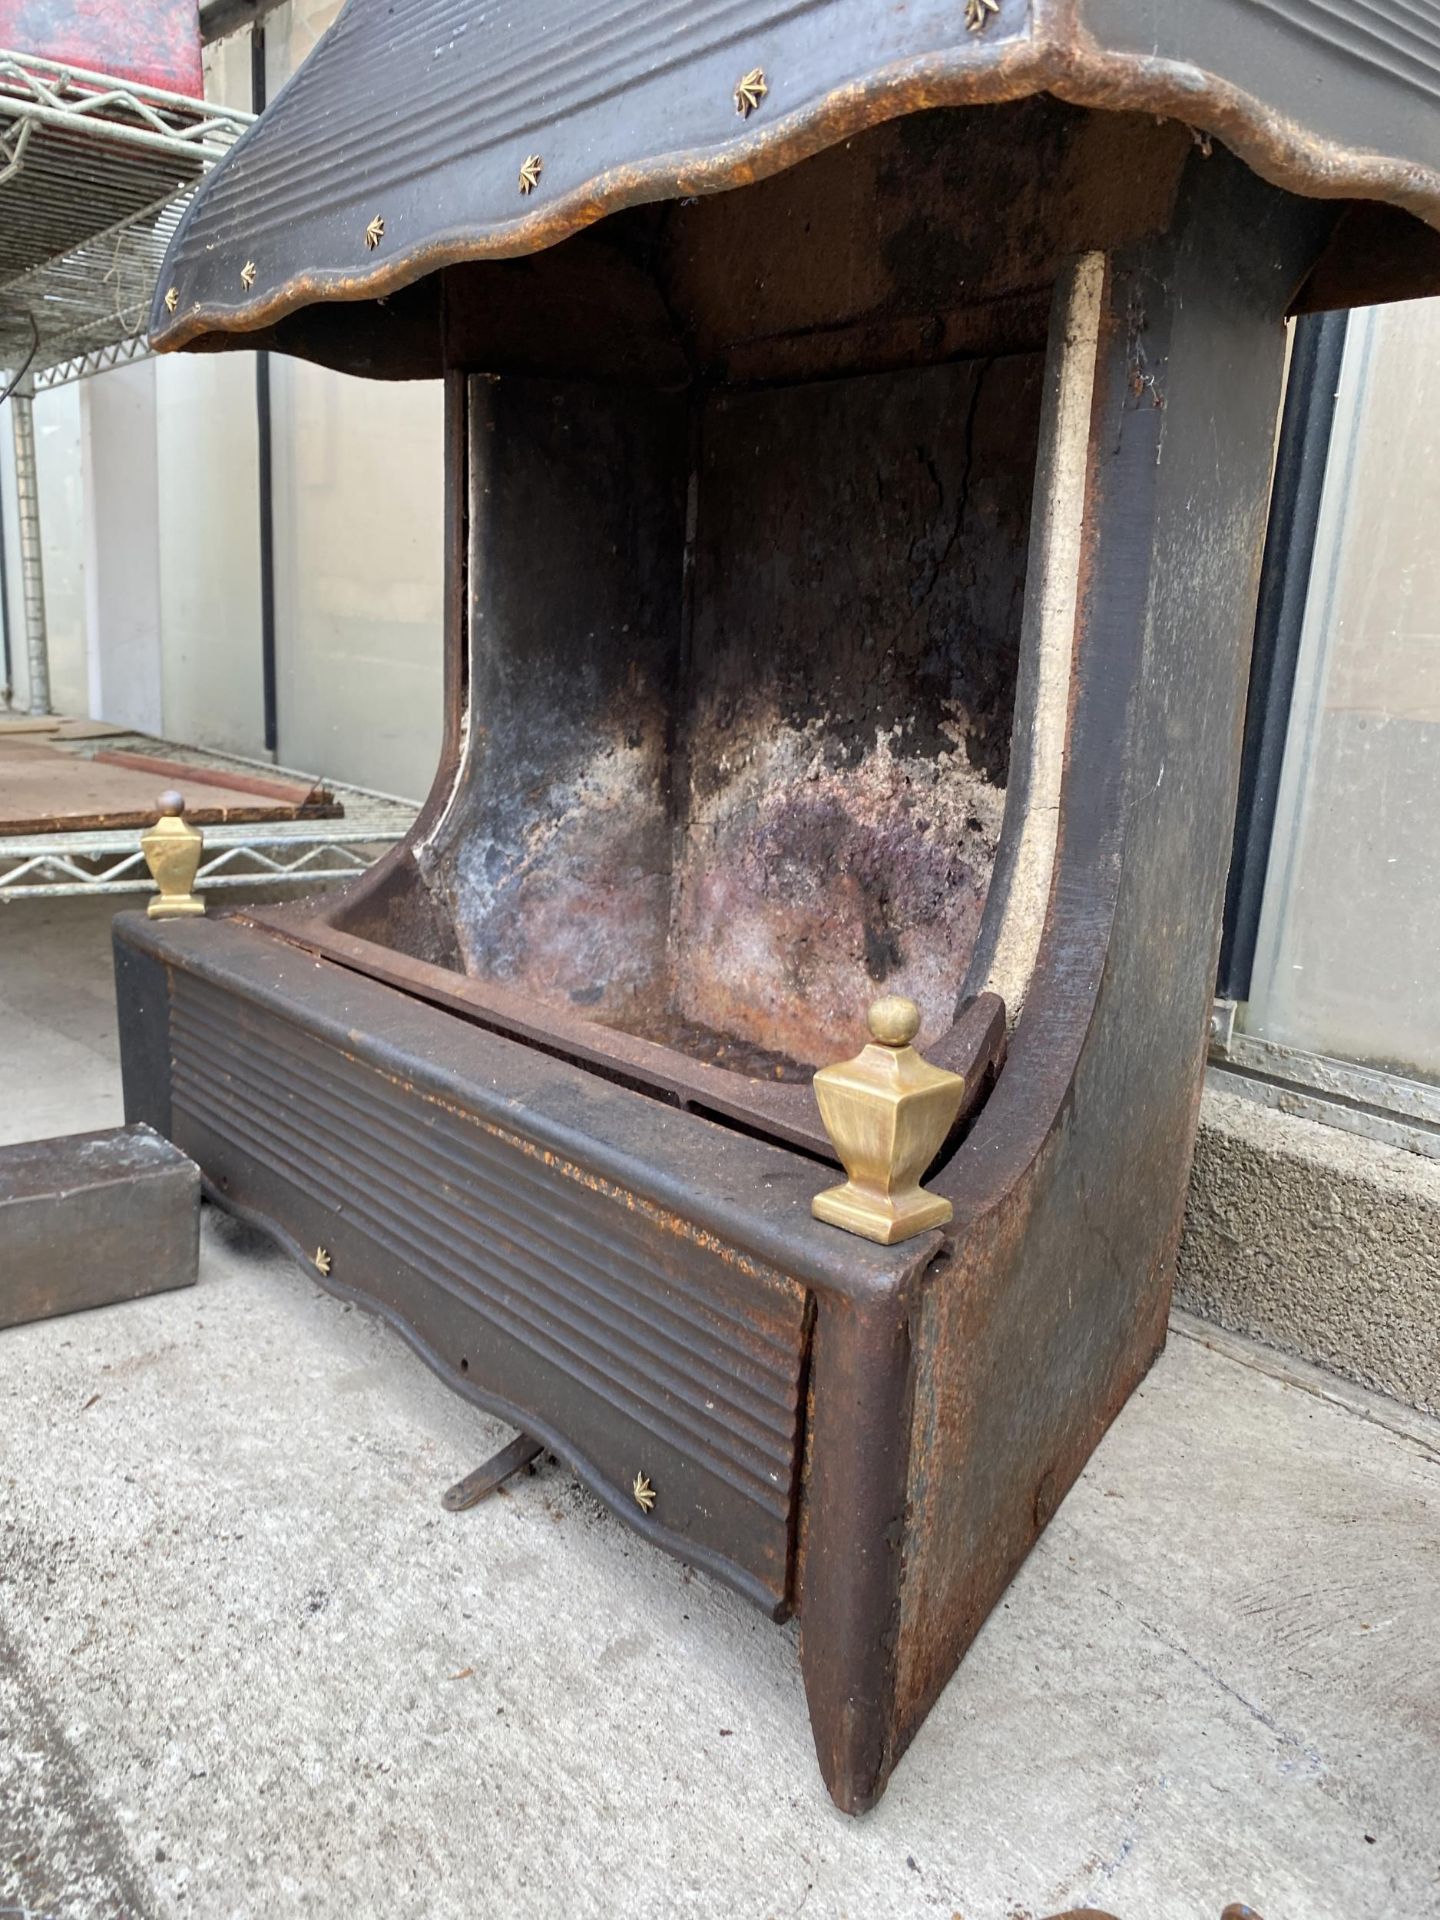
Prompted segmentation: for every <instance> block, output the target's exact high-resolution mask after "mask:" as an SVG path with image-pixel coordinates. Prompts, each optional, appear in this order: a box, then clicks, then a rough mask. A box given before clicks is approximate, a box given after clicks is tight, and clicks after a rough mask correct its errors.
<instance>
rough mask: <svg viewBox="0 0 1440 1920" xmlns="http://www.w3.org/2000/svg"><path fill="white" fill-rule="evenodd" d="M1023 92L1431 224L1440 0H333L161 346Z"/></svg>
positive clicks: (177, 264)
mask: <svg viewBox="0 0 1440 1920" xmlns="http://www.w3.org/2000/svg"><path fill="white" fill-rule="evenodd" d="M747 81H748V85H747ZM1039 92H1047V93H1050V94H1053V95H1056V96H1058V97H1059V98H1061V99H1063V100H1066V101H1069V102H1072V103H1075V104H1078V105H1082V106H1091V107H1100V108H1109V109H1114V110H1119V111H1126V110H1129V111H1144V112H1148V113H1154V114H1158V115H1163V116H1166V117H1168V118H1173V119H1179V120H1183V121H1185V122H1187V123H1188V124H1190V125H1191V126H1193V127H1194V128H1196V129H1197V134H1198V135H1201V136H1205V137H1209V138H1212V139H1215V140H1218V141H1221V142H1223V143H1224V144H1225V145H1227V146H1229V147H1231V148H1233V149H1234V150H1235V151H1236V152H1237V153H1238V154H1240V156H1241V157H1242V158H1243V159H1245V160H1246V161H1247V162H1248V163H1249V164H1250V165H1251V166H1252V167H1254V168H1255V169H1256V171H1257V172H1259V173H1261V174H1263V175H1264V176H1265V177H1266V178H1268V179H1270V180H1272V181H1274V182H1276V183H1277V184H1279V185H1281V186H1284V187H1287V188H1289V189H1291V190H1292V191H1295V192H1298V193H1302V194H1309V195H1317V196H1323V197H1327V198H1339V199H1353V200H1367V201H1381V202H1388V203H1389V204H1390V205H1391V206H1392V207H1395V208H1399V209H1402V210H1404V211H1405V212H1408V213H1410V214H1413V215H1417V216H1418V217H1419V218H1420V219H1421V220H1423V221H1425V222H1428V223H1429V224H1430V225H1431V226H1433V227H1440V111H1437V107H1440V0H901V4H893V5H891V4H887V5H884V6H880V5H877V4H875V0H790V4H788V5H784V4H777V0H528V4H527V0H406V4H404V5H397V4H395V0H349V4H348V5H347V6H346V8H345V10H344V12H343V13H342V14H341V15H340V17H339V19H338V20H337V21H336V22H335V24H334V26H333V27H332V28H331V29H330V31H329V33H328V34H327V35H326V36H325V38H324V40H323V41H322V42H321V44H320V45H319V47H317V49H316V50H315V52H314V54H313V55H312V56H311V57H310V59H309V60H308V61H307V62H306V63H305V65H304V67H303V68H302V69H301V70H300V72H299V73H298V74H297V75H296V76H295V77H294V79H293V80H292V81H291V82H290V84H289V85H288V86H287V87H286V88H285V90H284V91H283V93H282V94H280V95H279V96H278V97H277V99H276V100H275V102H274V103H273V105H272V106H271V108H270V109H269V111H268V112H267V113H266V114H265V115H264V117H263V119H262V121H261V122H260V124H259V125H258V126H256V127H255V128H254V129H253V131H252V132H251V133H250V134H248V135H247V136H246V138H245V139H244V140H243V141H241V143H240V144H239V146H238V147H237V148H236V149H235V151H234V152H233V153H232V155H231V156H230V158H229V159H228V160H227V161H226V162H225V163H224V165H222V166H221V167H220V168H219V169H218V170H217V172H216V173H215V175H214V177H213V178H211V179H210V180H209V181H207V183H206V184H205V185H204V187H202V189H201V191H200V193H199V194H198V196H197V198H196V200H195V203H194V205H193V207H192V209H191V211H190V213H189V215H188V217H187V218H186V220H185V223H184V225H183V227H182V228H181V230H180V232H179V234H178V235H177V237H176V240H175V243H174V245H173V246H172V248H171V250H170V254H169V256H168V259H167V261H166V265H165V268H164V271H163V272H162V274H161V278H160V283H159V287H158V290H157V295H156V305H155V310H154V314H153V321H152V326H153V335H154V340H155V344H156V345H157V346H159V347H162V348H167V347H178V346H184V345H187V344H191V343H197V344H198V343H201V342H202V341H203V343H204V344H206V345H209V346H218V345H224V344H227V343H226V341H225V340H224V338H223V337H217V336H225V335H229V334H237V335H242V336H243V335H244V334H246V333H249V332H254V331H255V330H259V329H268V328H272V327H273V326H274V325H275V324H276V323H277V322H278V321H280V320H281V319H283V317H284V316H285V315H287V314H290V313H293V312H294V311H295V310H296V309H297V308H300V307H303V306H305V305H308V304H312V303H317V302H333V301H357V300H373V299H376V298H379V297H383V296H385V295H388V294H391V293H394V292H396V291H397V290H398V289H400V288H401V287H403V286H405V285H407V284H408V283H410V282H412V281H414V280H416V279H418V278H420V277H421V276H423V275H425V274H428V273H431V272H433V271H434V270H435V269H437V268H439V267H442V266H448V265H453V264H456V263H458V262H462V261H468V260H477V259H483V258H498V257H505V256H514V255H519V254H525V253H532V252H536V251H538V250H540V249H542V248H545V247H548V246H551V245H553V244H555V243H556V242H557V241H560V240H562V239H564V238H565V237H566V236H568V235H569V234H571V233H573V232H575V231H577V230H578V229H580V228H582V227H584V226H586V225H589V224H590V223H592V222H594V221H596V220H598V219H600V218H602V217H603V216H604V215H606V214H608V213H611V212H613V211H615V210H617V209H619V208H622V207H626V206H631V205H635V204H637V203H639V202H644V201H656V200H664V199H669V198H674V197H680V196H685V195H690V194H700V193H713V192H718V191H721V190H724V189H728V188H733V187H738V186H743V185H745V184H747V183H749V182H750V181H752V180H755V179H758V178H760V177H762V176H764V175H767V174H770V173H774V172H778V171H780V170H782V169H784V168H786V167H789V166H792V165H794V164H795V163H796V162H798V161H799V160H801V159H803V158H805V157H807V156H809V155H811V154H813V153H816V152H818V151H820V150H821V149H823V148H826V147H829V146H832V145H834V144H835V143H837V142H840V141H843V140H845V139H846V138H848V137H850V136H851V135H853V134H855V133H857V132H860V131H862V130H864V129H866V128H868V127H871V126H874V125H876V124H877V123H879V122H881V121H884V120H889V119H894V118H896V117H898V116H900V115H903V114H907V113H912V112H916V111H919V110H922V109H925V108H929V107H936V106H947V105H966V104H971V103H974V104H979V103H984V102H996V101H1003V100H1014V99H1018V98H1021V97H1023V96H1025V95H1027V94H1033V93H1039ZM1401 225H1402V229H1403V225H1404V223H1401ZM1403 250H1404V249H1403V246H1402V253H1403ZM1393 252H1394V249H1393V247H1392V248H1391V253H1392V254H1393ZM1389 267H1390V272H1391V278H1390V280H1389V282H1387V287H1388V290H1390V291H1393V290H1394V273H1393V260H1391V261H1390V263H1389ZM1427 271H1433V269H1429V268H1427ZM1404 290H1405V291H1414V292H1420V291H1425V290H1427V286H1426V285H1425V284H1417V285H1415V286H1413V287H1406V288H1404ZM207 336H208V337H207ZM233 344H235V345H246V344H251V343H250V342H247V341H246V340H244V339H243V338H240V339H237V340H235V341H234V342H233Z"/></svg>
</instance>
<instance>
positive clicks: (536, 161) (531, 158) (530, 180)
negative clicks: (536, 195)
mask: <svg viewBox="0 0 1440 1920" xmlns="http://www.w3.org/2000/svg"><path fill="white" fill-rule="evenodd" d="M544 171H545V162H544V161H543V160H542V159H541V157H540V155H539V154H538V153H531V154H527V155H526V157H525V160H524V162H523V163H522V165H521V168H520V191H521V193H533V192H534V191H535V189H536V187H538V186H539V184H540V176H541V174H542V173H543V172H544Z"/></svg>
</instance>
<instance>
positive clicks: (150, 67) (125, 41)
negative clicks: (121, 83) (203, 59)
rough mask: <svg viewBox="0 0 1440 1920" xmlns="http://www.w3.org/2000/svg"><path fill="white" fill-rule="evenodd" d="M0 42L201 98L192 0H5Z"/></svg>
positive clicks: (0, 6)
mask: <svg viewBox="0 0 1440 1920" xmlns="http://www.w3.org/2000/svg"><path fill="white" fill-rule="evenodd" d="M0 46H3V47H13V48H14V49H15V50H16V51H17V52H20V53H37V54H39V55H41V56H42V58H44V59H46V60H58V61H60V62H61V63H62V64H64V65H66V66H76V67H85V68H88V70H89V71H90V72H91V73H104V74H110V75H112V76H113V77H114V78H116V79H124V80H140V81H142V82H143V83H144V84H145V85H146V86H148V87H162V88H164V89H165V90H166V91H167V92H170V93H188V94H193V95H195V97H196V98H197V99H198V98H199V97H200V96H201V95H202V94H203V93H204V90H205V89H204V82H203V79H202V77H201V72H200V21H199V14H198V10H197V8H196V5H195V0H0Z"/></svg>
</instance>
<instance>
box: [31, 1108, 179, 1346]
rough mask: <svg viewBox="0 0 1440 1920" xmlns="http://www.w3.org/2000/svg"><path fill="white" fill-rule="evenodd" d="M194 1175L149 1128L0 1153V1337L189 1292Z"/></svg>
mask: <svg viewBox="0 0 1440 1920" xmlns="http://www.w3.org/2000/svg"><path fill="white" fill-rule="evenodd" d="M199 1232H200V1170H199V1168H198V1167H197V1166H196V1165H195V1163H194V1161H193V1160H189V1159H187V1158H186V1156H185V1155H184V1154H183V1153H181V1152H180V1151H179V1150H178V1149H177V1148H176V1147H174V1146H172V1145H171V1143H170V1142H169V1141H168V1140H166V1139H165V1138H164V1137H163V1136H162V1135H161V1134H158V1133H156V1132H155V1130H154V1129H153V1128H152V1127H148V1126H144V1125H137V1126H130V1127H116V1128H112V1129H111V1130H109V1131H108V1132H104V1133H73V1134H67V1135H63V1136H61V1137H60V1138H58V1139H54V1140H26V1141H23V1142H22V1143H21V1144H20V1145H18V1146H10V1147H0V1329H3V1328H5V1327H17V1326H21V1325H23V1324H24V1323H25V1322H26V1321H29V1320H44V1319H48V1318H49V1317H50V1316H51V1315H54V1314H60V1313H78V1312H79V1311H80V1310H81V1309H82V1308H85V1307H107V1306H110V1305H111V1304H112V1303H113V1302H115V1301H119V1300H138V1299H141V1298H142V1297H143V1296H144V1295H146V1294H151V1293H166V1292H169V1291H170V1290H171V1289H172V1288H175V1287H189V1286H193V1285H194V1284H195V1275H196V1267H197V1261H198V1257H199Z"/></svg>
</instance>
